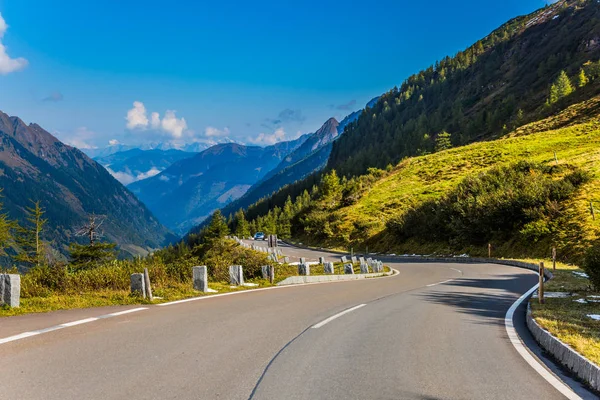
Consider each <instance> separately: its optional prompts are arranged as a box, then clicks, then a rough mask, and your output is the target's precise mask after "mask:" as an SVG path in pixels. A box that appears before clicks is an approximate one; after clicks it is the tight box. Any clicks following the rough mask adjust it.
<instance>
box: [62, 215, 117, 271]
mask: <svg viewBox="0 0 600 400" xmlns="http://www.w3.org/2000/svg"><path fill="white" fill-rule="evenodd" d="M103 223H104V217H103V216H99V215H96V214H90V215H89V216H88V221H87V223H86V224H84V225H83V226H82V227H80V228H79V229H77V231H76V235H77V236H83V237H85V238H86V239H87V240H88V243H87V244H85V245H83V244H79V243H71V245H70V246H69V253H70V256H71V269H72V270H74V271H79V270H84V269H92V268H96V267H99V266H101V265H102V264H105V263H107V262H109V261H111V260H113V259H114V258H115V247H116V246H117V245H116V244H115V243H99V242H97V240H98V239H99V238H100V237H102V231H101V230H100V228H101V226H102V224H103Z"/></svg>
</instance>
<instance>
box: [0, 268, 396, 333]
mask: <svg viewBox="0 0 600 400" xmlns="http://www.w3.org/2000/svg"><path fill="white" fill-rule="evenodd" d="M398 275H399V272H398V270H396V269H393V268H392V274H391V275H388V276H387V277H394V276H398ZM365 281H372V282H375V281H376V279H366V280H363V282H365ZM342 282H357V281H356V280H349V281H331V282H311V283H302V284H298V285H286V286H272V287H268V288H261V289H251V290H241V291H239V292H229V293H221V294H215V295H210V296H201V297H192V298H189V299H183V300H177V301H171V302H169V303H162V304H157V306H158V307H164V306H171V305H175V304H181V303H188V302H191V301H198V300H207V299H212V298H215V297H223V296H233V295H238V294H242V293H254V292H261V291H264V290H274V289H286V288H293V287H298V286H307V285H322V284H328V283H342ZM363 305H364V304H363ZM361 307H362V306H361ZM147 309H148V307H140V308H132V309H130V310H125V311H119V312H115V313H111V314H106V315H101V316H99V317H92V318H86V319H82V320H78V321H72V322H66V323H64V324H60V325H55V326H51V327H49V328H43V329H38V330H35V331H31V332H23V333H20V334H18V335H13V336H9V337H5V338H0V344H4V343H9V342H14V341H16V340H20V339H25V338H28V337H32V336H37V335H41V334H42V333H48V332H54V331H57V330H60V329H65V328H69V327H72V326H76V325H82V324H86V323H89V322H94V321H97V320H100V319H106V318H112V317H118V316H120V315H125V314H131V313H134V312H138V311H143V310H147ZM350 311H352V310H350Z"/></svg>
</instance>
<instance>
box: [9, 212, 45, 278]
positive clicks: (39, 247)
mask: <svg viewBox="0 0 600 400" xmlns="http://www.w3.org/2000/svg"><path fill="white" fill-rule="evenodd" d="M25 212H26V213H27V217H26V220H27V222H28V223H29V226H25V227H19V228H18V230H17V232H18V235H17V241H16V242H17V246H18V247H19V249H20V251H19V253H18V254H17V256H16V257H15V258H16V260H17V261H19V262H22V263H26V264H29V265H33V266H38V267H39V266H41V265H43V264H44V255H45V252H46V246H47V244H46V242H45V241H44V240H43V238H42V234H43V232H44V227H45V226H46V223H47V222H48V220H47V219H45V218H44V209H43V208H42V207H41V206H40V202H39V201H35V202H33V206H32V207H26V208H25Z"/></svg>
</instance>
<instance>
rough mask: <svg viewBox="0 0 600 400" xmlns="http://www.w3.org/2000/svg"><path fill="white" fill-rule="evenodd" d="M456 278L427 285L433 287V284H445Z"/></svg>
mask: <svg viewBox="0 0 600 400" xmlns="http://www.w3.org/2000/svg"><path fill="white" fill-rule="evenodd" d="M453 280H454V279H448V280H446V281H443V282H438V283H430V284H429V285H427V287H432V286H437V285H443V284H444V283H448V282H450V281H453Z"/></svg>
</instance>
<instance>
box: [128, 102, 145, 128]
mask: <svg viewBox="0 0 600 400" xmlns="http://www.w3.org/2000/svg"><path fill="white" fill-rule="evenodd" d="M125 119H126V120H127V128H128V129H146V128H148V116H147V115H146V107H145V106H144V103H142V102H141V101H134V102H133V108H132V109H131V110H129V111H127V117H126V118H125Z"/></svg>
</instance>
